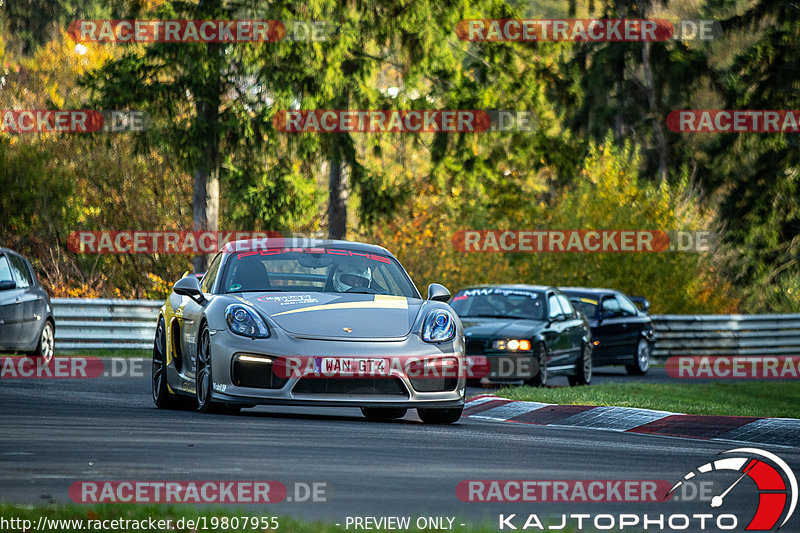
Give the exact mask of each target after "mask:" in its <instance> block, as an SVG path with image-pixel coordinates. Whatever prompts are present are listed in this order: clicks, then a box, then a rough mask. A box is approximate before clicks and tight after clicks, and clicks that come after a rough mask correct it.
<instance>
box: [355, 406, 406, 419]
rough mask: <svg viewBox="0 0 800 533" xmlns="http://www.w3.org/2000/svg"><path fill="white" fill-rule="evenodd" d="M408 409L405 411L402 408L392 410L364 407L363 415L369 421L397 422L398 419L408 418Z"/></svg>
mask: <svg viewBox="0 0 800 533" xmlns="http://www.w3.org/2000/svg"><path fill="white" fill-rule="evenodd" d="M407 412H408V409H403V408H402V407H398V408H391V407H362V408H361V414H363V415H364V417H366V419H367V420H397V419H398V418H403V417H404V416H406V413H407Z"/></svg>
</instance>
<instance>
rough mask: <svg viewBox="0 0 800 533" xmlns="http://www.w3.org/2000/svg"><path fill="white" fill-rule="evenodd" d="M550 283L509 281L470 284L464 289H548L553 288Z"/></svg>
mask: <svg viewBox="0 0 800 533" xmlns="http://www.w3.org/2000/svg"><path fill="white" fill-rule="evenodd" d="M553 288H554V287H551V286H549V285H525V284H522V283H508V284H500V285H490V284H487V285H470V286H468V287H464V288H463V289H461V290H462V291H463V290H467V289H523V290H528V291H547V290H550V289H553Z"/></svg>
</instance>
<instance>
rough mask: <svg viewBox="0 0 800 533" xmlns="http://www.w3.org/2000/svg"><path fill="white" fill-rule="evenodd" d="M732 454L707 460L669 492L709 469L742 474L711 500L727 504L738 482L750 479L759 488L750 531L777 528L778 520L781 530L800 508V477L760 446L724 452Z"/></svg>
mask: <svg viewBox="0 0 800 533" xmlns="http://www.w3.org/2000/svg"><path fill="white" fill-rule="evenodd" d="M720 455H730V456H731V457H725V458H722V459H717V460H716V461H712V462H710V463H706V464H704V465H702V466H699V467H697V468H696V469H695V470H693V471H691V472H689V473H688V474H686V475H685V476H683V479H682V480H681V481H678V482H677V483H676V484H675V485H674V486H673V487H672V488H671V489H670V491H669V494H672V492H674V491H675V490H676V489H677V488H678V487H680V486H681V485H683V483H684V482H685V481H689V480H694V479H696V478H699V477H701V476H703V475H704V474H707V473H709V472H720V471H722V472H725V471H727V472H730V473H733V472H735V473H738V474H739V475H738V476H735V478H734V480H733V481H732V482H731V483H730V484H729V485H727V486H725V487H724V488H723V490H722V491H721V492H720V493H719V494H716V495H715V496H714V497H713V498H712V499H711V507H713V508H719V507H722V506H723V505H725V498H726V497H727V496H728V494H730V493H731V491H733V490H735V489H736V487H737V485H739V483H740V482H741V481H742V480H744V478H746V477H747V478H750V479H751V480H752V481H753V482H754V483H755V484H756V487H757V488H758V494H759V496H758V508H757V509H756V512H755V515H754V516H753V519H752V520H750V523H749V524H748V525H747V528H746V530H747V531H767V530H771V529H773V528H775V526H776V524H778V521H779V520H780V519H781V517H783V521H782V522H781V523H780V525H779V526H778V529H780V528H781V527H782V526H783V525H784V524H786V522H788V521H789V519H790V518H791V517H792V514H794V511H795V508H796V507H797V478H795V476H794V472H792V470H791V468H789V465H787V464H786V463H785V462H784V461H783V459H781V458H780V457H778V456H777V455H775V454H773V453H770V452H767V451H764V450H759V449H757V448H737V449H735V450H728V451H726V452H722V453H720Z"/></svg>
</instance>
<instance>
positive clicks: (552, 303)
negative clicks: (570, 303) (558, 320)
mask: <svg viewBox="0 0 800 533" xmlns="http://www.w3.org/2000/svg"><path fill="white" fill-rule="evenodd" d="M547 307H548V308H550V314H549V315H548V316H549V317H550V318H555V317H557V316H558V315H562V314H564V312H563V311H562V310H561V306H560V305H558V298H556V295H555V294H549V295H548V296H547Z"/></svg>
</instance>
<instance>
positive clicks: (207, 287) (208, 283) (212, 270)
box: [200, 253, 222, 293]
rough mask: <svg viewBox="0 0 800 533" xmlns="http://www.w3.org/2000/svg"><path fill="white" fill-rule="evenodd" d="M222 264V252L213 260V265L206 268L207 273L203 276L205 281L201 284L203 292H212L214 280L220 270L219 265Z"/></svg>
mask: <svg viewBox="0 0 800 533" xmlns="http://www.w3.org/2000/svg"><path fill="white" fill-rule="evenodd" d="M221 264H222V253H218V254H217V257H215V258H214V260H213V261H211V266H209V267H208V270H206V275H205V276H203V282H202V283H201V284H200V290H202V291H203V292H206V293H208V292H211V287H213V286H214V280H215V279H217V272H219V265H221Z"/></svg>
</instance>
